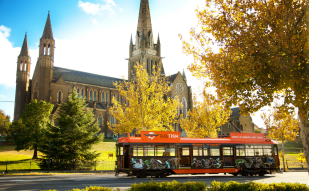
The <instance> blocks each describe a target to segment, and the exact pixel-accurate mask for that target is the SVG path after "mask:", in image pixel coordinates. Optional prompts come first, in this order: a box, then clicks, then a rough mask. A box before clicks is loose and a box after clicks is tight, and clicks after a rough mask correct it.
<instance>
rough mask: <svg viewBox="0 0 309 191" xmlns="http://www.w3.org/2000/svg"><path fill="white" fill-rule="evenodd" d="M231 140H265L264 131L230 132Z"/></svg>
mask: <svg viewBox="0 0 309 191" xmlns="http://www.w3.org/2000/svg"><path fill="white" fill-rule="evenodd" d="M230 137H231V141H234V142H235V141H236V142H238V141H239V142H244V141H246V142H248V141H249V142H261V141H264V134H263V133H230Z"/></svg>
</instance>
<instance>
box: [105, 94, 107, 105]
mask: <svg viewBox="0 0 309 191" xmlns="http://www.w3.org/2000/svg"><path fill="white" fill-rule="evenodd" d="M105 99H106V103H108V93H106V97H105Z"/></svg>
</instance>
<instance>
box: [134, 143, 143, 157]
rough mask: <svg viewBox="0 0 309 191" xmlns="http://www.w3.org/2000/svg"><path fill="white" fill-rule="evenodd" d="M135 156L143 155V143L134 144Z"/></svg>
mask: <svg viewBox="0 0 309 191" xmlns="http://www.w3.org/2000/svg"><path fill="white" fill-rule="evenodd" d="M133 156H143V145H134V147H133Z"/></svg>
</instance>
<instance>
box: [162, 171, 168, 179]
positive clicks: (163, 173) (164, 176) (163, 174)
mask: <svg viewBox="0 0 309 191" xmlns="http://www.w3.org/2000/svg"><path fill="white" fill-rule="evenodd" d="M167 176H168V172H166V171H162V172H161V173H160V177H161V178H166V177H167Z"/></svg>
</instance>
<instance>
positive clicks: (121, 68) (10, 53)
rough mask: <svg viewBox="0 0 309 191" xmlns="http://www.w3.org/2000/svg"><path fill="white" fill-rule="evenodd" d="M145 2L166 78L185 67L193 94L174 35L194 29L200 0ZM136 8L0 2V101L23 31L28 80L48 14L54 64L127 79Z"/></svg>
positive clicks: (133, 4) (6, 93)
mask: <svg viewBox="0 0 309 191" xmlns="http://www.w3.org/2000/svg"><path fill="white" fill-rule="evenodd" d="M149 3H150V12H151V20H152V28H153V33H154V40H155V42H156V40H157V35H158V33H159V34H160V41H161V44H162V57H165V59H164V60H163V64H164V68H165V72H166V74H174V73H177V72H178V71H180V72H182V71H183V69H185V72H186V75H187V78H188V85H189V86H192V87H193V92H195V93H197V92H198V90H199V88H200V87H202V86H203V82H202V81H200V80H197V79H195V78H194V77H192V75H191V74H190V72H189V71H188V70H186V68H187V66H188V65H190V64H191V63H192V62H193V58H192V57H190V56H186V55H184V54H183V53H182V44H181V41H180V40H179V37H178V34H182V35H183V36H184V38H185V39H188V38H189V32H190V28H191V27H195V26H196V25H197V19H196V15H195V10H196V9H197V6H199V7H203V4H204V0H149ZM139 6H140V0H82V1H81V0H65V1H64V0H31V1H16V0H0V68H1V70H0V101H14V100H15V76H16V62H17V57H18V55H19V53H20V47H21V46H22V43H23V39H24V36H25V32H27V34H28V35H27V36H28V46H29V51H30V57H31V74H30V78H32V75H33V71H34V68H35V64H36V60H37V57H38V44H39V40H40V38H41V36H42V33H43V29H44V26H45V22H46V18H47V14H48V11H50V16H51V24H52V30H53V35H54V39H55V47H56V49H55V59H54V65H55V66H58V67H64V68H68V69H74V70H80V71H85V72H89V73H96V74H100V75H106V76H112V77H118V78H121V77H122V76H124V77H125V78H127V61H126V60H125V58H128V56H129V55H128V54H129V42H130V36H131V34H132V35H133V41H134V36H135V33H136V28H137V21H138V14H139ZM134 43H135V42H134ZM0 109H1V110H4V112H5V113H6V114H9V115H10V116H11V117H13V113H14V103H13V102H0ZM257 124H258V125H259V126H261V124H260V122H257Z"/></svg>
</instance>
